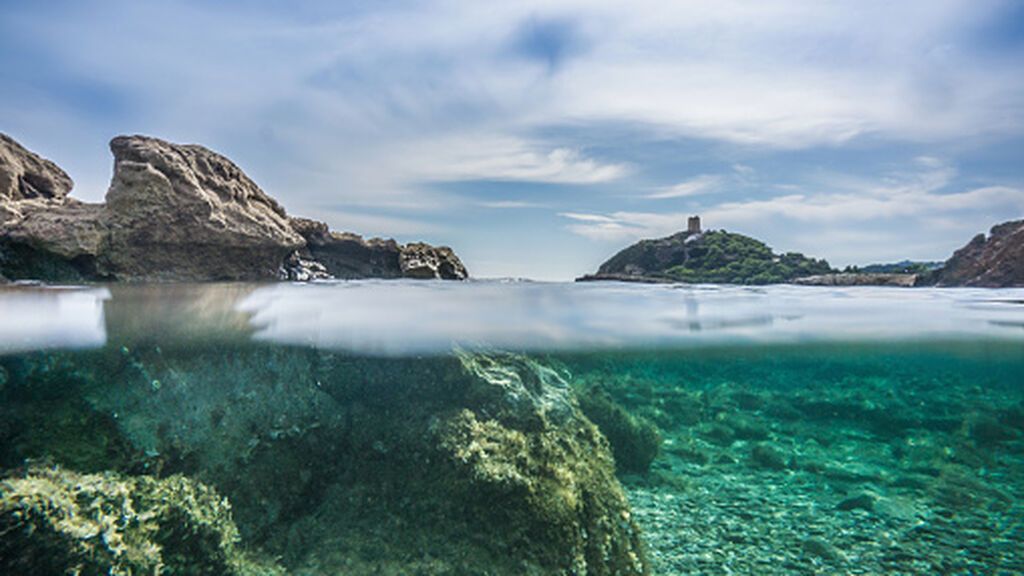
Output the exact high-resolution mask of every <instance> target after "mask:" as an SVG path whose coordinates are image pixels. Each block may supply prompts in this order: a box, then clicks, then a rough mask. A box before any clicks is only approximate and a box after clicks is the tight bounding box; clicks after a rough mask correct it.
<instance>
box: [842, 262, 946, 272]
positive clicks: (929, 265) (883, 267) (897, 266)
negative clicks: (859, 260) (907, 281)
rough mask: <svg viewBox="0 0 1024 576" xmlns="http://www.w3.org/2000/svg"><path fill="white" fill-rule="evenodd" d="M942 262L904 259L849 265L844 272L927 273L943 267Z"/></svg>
mask: <svg viewBox="0 0 1024 576" xmlns="http://www.w3.org/2000/svg"><path fill="white" fill-rule="evenodd" d="M942 264H943V263H942V262H914V261H912V260H903V261H900V262H893V263H890V264H868V265H867V266H847V267H846V268H845V269H843V272H849V273H853V274H857V273H864V274H927V273H929V272H934V271H935V270H938V269H939V268H942Z"/></svg>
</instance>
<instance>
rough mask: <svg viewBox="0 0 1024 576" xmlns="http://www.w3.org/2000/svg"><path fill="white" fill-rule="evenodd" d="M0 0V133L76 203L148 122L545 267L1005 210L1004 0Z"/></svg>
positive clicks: (1010, 186) (851, 243)
mask: <svg viewBox="0 0 1024 576" xmlns="http://www.w3.org/2000/svg"><path fill="white" fill-rule="evenodd" d="M0 4H2V6H0V9H2V15H0V131H2V132H6V133H8V134H10V135H11V136H13V137H14V138H15V139H17V140H19V141H20V142H21V143H22V144H24V145H25V146H27V147H28V148H30V149H32V150H34V151H36V152H38V153H40V154H42V155H43V156H45V157H48V158H50V159H52V160H54V161H55V162H57V163H58V164H59V165H61V166H62V167H63V168H64V169H65V170H66V171H67V172H68V173H69V174H70V175H71V176H72V178H73V179H74V180H75V188H74V191H73V192H72V195H73V196H76V197H78V198H80V199H82V200H86V201H101V200H102V199H103V196H104V194H105V192H106V189H107V187H108V185H109V182H110V176H111V170H112V164H113V162H112V157H111V155H110V152H109V150H108V148H107V142H108V141H109V140H110V138H112V137H114V136H116V135H118V134H147V135H151V136H157V137H161V138H164V139H167V140H170V141H173V142H180V143H198V144H203V145H204V146H207V147H208V148H211V149H213V150H216V151H218V152H220V153H222V154H224V155H226V156H228V157H229V158H231V159H232V160H233V161H235V163H237V164H238V165H239V166H240V167H241V168H242V169H243V170H245V172H246V173H247V174H249V175H250V176H251V177H252V178H253V179H254V180H255V181H256V182H257V183H259V184H260V186H261V187H262V188H263V189H264V190H265V191H267V192H268V193H269V194H271V195H272V196H274V197H275V198H277V199H278V200H280V201H281V202H282V203H283V204H284V206H285V207H286V208H287V209H288V211H289V213H290V214H294V215H301V216H308V217H313V218H317V219H320V220H323V221H326V222H328V223H329V224H330V225H331V226H332V228H334V229H338V230H348V231H354V232H358V233H361V234H364V235H366V236H384V237H395V238H396V239H398V240H399V241H403V242H405V241H413V240H425V241H428V242H431V243H435V244H447V245H450V246H452V247H453V248H454V249H455V251H456V252H457V253H458V254H459V255H460V256H461V257H462V259H463V261H464V262H465V264H466V266H467V267H468V268H469V270H470V273H471V274H473V275H474V276H478V277H527V278H535V279H545V280H565V279H571V278H573V277H575V276H578V275H581V274H583V273H586V272H591V271H593V270H595V269H596V268H597V266H598V265H599V264H600V263H601V262H602V261H603V260H605V259H607V258H608V257H609V256H611V255H612V254H614V253H615V252H616V251H617V250H619V249H621V248H623V247H625V246H627V245H629V244H630V243H632V242H634V241H636V240H637V239H640V238H649V237H656V236H663V235H667V234H670V233H672V232H675V231H678V230H680V229H683V228H685V226H686V218H687V216H689V215H692V214H699V215H700V216H701V217H702V220H703V223H704V226H705V228H714V229H725V230H729V231H731V232H740V233H744V234H748V235H751V236H754V237H756V238H759V239H761V240H764V241H765V242H767V243H768V244H769V245H771V246H772V247H774V248H775V249H776V250H777V251H799V252H803V253H805V254H808V255H811V256H815V257H820V258H826V259H828V261H829V262H830V263H831V264H832V265H834V266H838V267H842V266H845V265H848V264H867V263H871V262H891V261H899V260H903V259H915V260H944V259H945V258H947V257H948V256H949V255H950V254H951V253H952V251H953V250H954V249H956V248H958V247H959V246H962V245H963V244H965V243H966V242H967V241H968V240H969V239H970V238H971V237H972V236H974V235H975V234H977V233H979V232H983V231H986V230H988V228H990V227H991V226H992V225H993V224H996V223H998V222H1002V221H1005V220H1010V219H1017V218H1022V217H1024V2H1019V1H1017V0H1006V1H997V0H969V1H959V0H957V1H952V0H904V1H901V2H891V1H875V0H860V1H856V2H852V1H851V2H838V1H810V0H807V1H802V2H796V1H788V0H765V1H759V2H748V1H743V2H740V1H732V0H708V1H704V0H689V1H686V2H664V1H663V0H657V1H647V0H632V1H630V2H606V1H603V0H585V1H583V0H580V1H576V0H547V1H543V2H507V3H497V2H449V1H429V0H428V1H423V2H393V1H388V0H378V1H354V2H338V1H331V0H298V1H294V2H279V1H272V0H262V1H258V0H257V1H249V2H242V1H240V0H226V1H220V2H207V1H204V0H178V1H161V2H137V1H127V0H104V1H98V0H97V1H90V0H51V1H38V2H35V1H14V0H0Z"/></svg>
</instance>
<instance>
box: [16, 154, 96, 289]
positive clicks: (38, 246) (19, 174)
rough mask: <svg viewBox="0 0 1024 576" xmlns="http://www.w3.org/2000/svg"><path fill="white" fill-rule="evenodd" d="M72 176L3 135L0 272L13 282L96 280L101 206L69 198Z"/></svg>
mask: <svg viewBox="0 0 1024 576" xmlns="http://www.w3.org/2000/svg"><path fill="white" fill-rule="evenodd" d="M72 185H73V183H72V181H71V178H70V177H69V176H68V175H67V174H66V173H65V172H64V171H63V170H61V169H60V168H59V167H58V166H57V165H56V164H54V163H53V162H51V161H49V160H47V159H45V158H42V157H40V156H38V155H37V154H35V153H33V152H30V151H28V150H26V149H25V148H24V147H23V146H21V145H20V144H18V143H17V142H16V141H14V139H12V138H11V137H10V136H7V135H6V134H0V271H3V272H4V275H6V276H9V277H10V278H12V279H23V278H45V279H49V280H55V281H81V280H86V279H90V278H92V276H93V274H94V273H95V269H96V255H97V253H98V251H99V248H100V245H101V243H102V239H103V234H104V232H105V225H104V223H103V221H102V217H101V214H100V212H101V209H100V207H99V206H95V205H90V204H83V203H81V202H78V201H75V200H72V199H70V198H68V197H67V195H68V192H69V191H70V190H71V187H72Z"/></svg>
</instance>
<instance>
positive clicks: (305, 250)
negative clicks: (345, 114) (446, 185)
mask: <svg viewBox="0 0 1024 576" xmlns="http://www.w3.org/2000/svg"><path fill="white" fill-rule="evenodd" d="M110 149H111V151H112V152H113V154H114V176H113V179H112V181H111V184H110V189H109V190H108V191H107V196H106V202H105V203H104V204H86V203H82V202H79V201H77V200H74V199H72V198H69V197H68V192H69V191H70V190H71V187H72V182H71V179H70V178H69V177H68V176H67V174H65V173H64V172H63V171H62V170H61V169H60V168H59V167H57V166H56V165H55V164H54V163H53V162H50V161H49V160H45V159H43V158H41V157H39V156H37V155H36V154H33V153H32V152H30V151H28V150H26V149H25V148H23V147H22V146H21V145H19V144H18V143H17V142H15V141H14V140H13V139H11V138H10V137H8V136H5V135H2V134H0V275H2V276H6V277H8V278H10V279H37V280H46V281H59V282H82V281H96V280H121V281H209V280H272V279H289V280H300V281H304V280H313V279H319V278H327V277H330V276H335V277H338V278H367V277H378V278H441V279H464V278H465V277H466V271H465V268H464V267H463V266H462V263H461V262H460V261H459V259H458V257H456V256H455V254H454V253H453V252H452V251H451V249H449V248H446V247H439V248H435V247H432V246H429V245H427V244H419V243H415V244H410V245H408V246H401V245H399V244H398V243H397V242H395V241H394V240H376V239H375V240H370V241H364V240H363V239H362V238H361V237H359V236H356V235H353V234H339V233H334V232H330V231H329V230H328V229H327V225H326V224H323V223H319V222H315V221H312V220H306V219H302V218H289V217H288V215H287V214H286V212H285V210H284V208H282V207H281V205H280V204H278V203H277V202H276V201H275V200H274V199H273V198H271V197H270V196H269V195H267V194H266V193H265V192H264V191H263V190H261V189H260V187H259V186H257V185H256V183H255V182H253V181H252V180H251V179H250V178H249V177H248V176H246V175H245V173H244V172H242V170H241V169H240V168H239V167H238V166H236V165H235V164H234V163H233V162H231V161H230V160H228V159H227V158H225V157H224V156H221V155H220V154H217V153H216V152H213V151H211V150H208V149H206V148H204V147H202V146H197V145H178V144H171V143H169V142H165V141H163V140H159V139H157V138H150V137H145V136H119V137H117V138H114V139H113V140H112V141H111V142H110ZM321 259H322V260H321Z"/></svg>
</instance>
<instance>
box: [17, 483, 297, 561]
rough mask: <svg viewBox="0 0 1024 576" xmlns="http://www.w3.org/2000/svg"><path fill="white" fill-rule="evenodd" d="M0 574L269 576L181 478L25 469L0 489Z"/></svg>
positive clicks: (216, 507) (225, 517) (223, 509)
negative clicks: (241, 547)
mask: <svg viewBox="0 0 1024 576" xmlns="http://www.w3.org/2000/svg"><path fill="white" fill-rule="evenodd" d="M0 534H2V538H0V572H2V573H4V574H36V575H43V576H45V575H49V574H54V575H58V574H61V575H62V574H111V575H134V574H161V573H169V574H195V575H211V576H213V575H240V576H241V575H273V574H281V573H282V572H281V571H280V570H278V569H276V568H275V567H273V566H271V565H265V566H263V565H260V564H258V563H257V562H255V561H253V560H251V559H249V558H247V557H246V556H245V554H244V553H243V552H242V551H241V550H240V549H239V548H238V546H237V543H238V530H237V528H236V527H235V524H234V522H233V521H232V520H231V508H230V505H229V504H228V502H227V501H226V500H224V499H223V498H222V497H221V496H219V495H218V494H217V493H216V492H215V491H214V490H213V489H211V488H209V487H207V486H204V485H202V484H199V483H196V482H193V481H191V480H188V479H186V478H184V477H181V476H172V477H170V478H165V479H161V480H157V479H154V478H148V477H139V478H132V477H127V476H121V475H118V474H114V473H105V474H78V473H75V472H72V471H70V470H63V469H61V468H33V469H30V470H29V471H28V472H26V473H24V474H22V475H18V476H12V477H8V478H6V479H5V480H3V481H2V482H0Z"/></svg>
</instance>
